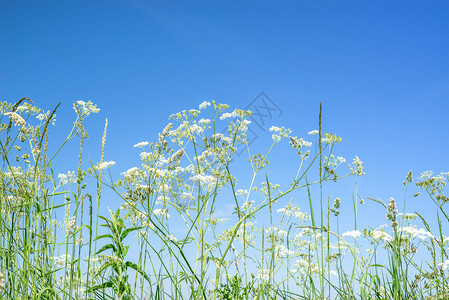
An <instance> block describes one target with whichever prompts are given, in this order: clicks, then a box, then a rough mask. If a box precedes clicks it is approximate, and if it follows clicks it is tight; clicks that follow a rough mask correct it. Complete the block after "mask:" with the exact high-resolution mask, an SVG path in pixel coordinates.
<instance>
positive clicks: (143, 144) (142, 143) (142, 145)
mask: <svg viewBox="0 0 449 300" xmlns="http://www.w3.org/2000/svg"><path fill="white" fill-rule="evenodd" d="M146 145H148V142H140V143H137V144H135V145H134V148H143V147H144V146H146Z"/></svg>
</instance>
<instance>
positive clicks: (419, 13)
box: [0, 0, 449, 225]
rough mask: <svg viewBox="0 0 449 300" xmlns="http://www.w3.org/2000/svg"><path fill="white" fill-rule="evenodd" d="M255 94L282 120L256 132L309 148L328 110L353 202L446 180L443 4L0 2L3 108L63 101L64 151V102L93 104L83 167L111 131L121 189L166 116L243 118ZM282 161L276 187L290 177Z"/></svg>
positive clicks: (422, 203) (109, 154)
mask: <svg viewBox="0 0 449 300" xmlns="http://www.w3.org/2000/svg"><path fill="white" fill-rule="evenodd" d="M261 91H264V92H265V93H266V94H267V95H268V96H269V97H270V98H271V99H272V100H273V102H274V103H276V105H277V106H278V107H279V108H280V109H281V110H282V115H281V116H273V118H272V119H270V120H269V122H267V124H266V127H264V128H263V129H265V130H266V129H267V128H268V127H269V126H271V125H285V126H286V127H289V128H291V129H292V130H293V131H294V133H295V134H296V135H298V136H303V137H304V138H306V139H309V140H310V138H309V137H308V136H307V135H306V133H307V132H308V131H309V130H312V129H316V128H317V125H318V124H317V119H318V111H319V103H320V102H322V103H323V124H324V125H323V126H324V129H325V130H326V131H332V132H335V133H336V134H338V135H340V136H342V137H343V143H342V144H341V145H339V146H338V147H337V148H336V154H339V155H342V156H345V157H346V158H347V160H348V161H349V160H351V159H352V157H354V156H355V155H358V156H359V157H360V159H361V160H362V161H364V163H365V170H366V172H367V175H366V176H365V177H363V178H361V179H360V181H359V192H360V194H361V196H362V197H367V196H371V197H380V198H381V199H383V200H384V201H388V199H389V197H391V196H393V197H395V198H397V199H402V198H401V197H402V195H403V187H402V184H401V182H402V180H403V178H404V177H405V175H406V174H407V172H408V170H410V169H413V170H414V171H415V177H416V175H418V173H420V172H422V171H425V170H428V169H431V170H434V171H435V173H439V172H441V171H449V156H448V153H449V151H448V150H449V137H448V129H449V121H448V120H449V2H448V1H271V2H268V1H183V2H180V1H141V0H130V1H4V0H2V1H1V2H0V99H1V100H2V101H4V100H8V101H10V102H14V101H17V100H19V99H20V98H22V97H28V98H30V99H32V100H33V101H34V102H35V103H36V104H37V105H39V106H41V107H44V108H45V109H51V108H53V107H54V106H55V105H56V104H57V103H58V102H59V101H61V102H62V104H61V107H60V109H59V110H58V112H57V115H58V118H57V119H58V121H57V127H56V128H55V129H54V131H53V132H54V136H56V137H60V140H62V139H63V137H62V133H63V132H67V131H68V130H69V129H70V126H71V122H72V118H73V114H72V112H71V110H72V102H73V101H75V100H85V101H86V100H92V101H93V102H94V103H96V104H97V105H98V107H100V108H101V112H100V113H99V115H98V116H93V118H91V120H90V121H89V122H88V124H87V129H88V131H89V133H90V136H91V139H90V140H89V142H88V145H87V149H91V150H88V151H87V153H89V155H90V156H91V158H92V160H98V158H99V155H100V154H99V150H98V147H99V141H100V139H101V134H102V131H103V123H104V119H105V118H106V117H107V118H108V119H109V128H108V144H107V148H106V160H115V161H116V162H117V165H116V166H114V167H113V168H114V170H115V171H114V172H116V174H117V176H118V174H119V173H120V172H122V171H125V170H127V169H128V168H129V167H132V166H134V165H136V164H137V163H138V158H139V157H138V153H139V152H138V150H136V149H133V148H132V146H133V145H134V144H135V143H137V142H140V141H142V140H150V141H152V140H155V139H156V137H157V132H159V131H160V130H161V129H162V128H163V127H164V126H165V125H166V123H167V122H168V116H169V115H170V114H172V113H175V112H177V111H179V110H182V109H188V108H197V106H198V104H199V103H201V102H202V101H211V100H213V99H215V100H217V101H218V102H223V103H227V104H230V105H231V107H233V108H234V107H240V108H244V107H246V106H247V105H249V104H250V103H251V101H252V100H253V99H254V98H255V97H256V96H257V95H258V94H259V93H260V92H261ZM256 130H258V131H257V133H258V135H260V136H261V138H260V141H262V140H263V138H262V136H264V135H265V136H267V133H266V132H264V130H262V129H260V128H259V129H257V128H256ZM55 139H57V138H55ZM55 143H56V142H55ZM259 144H262V143H258V142H256V143H255V144H254V145H255V146H256V147H257V146H258V145H259ZM70 147H71V148H70ZM77 147H78V145H77V142H73V143H71V144H69V145H68V149H73V150H74V151H76V149H77ZM283 151H284V150H279V151H275V152H274V153H273V155H274V157H277V158H274V159H273V160H274V162H276V163H277V164H278V166H279V167H278V169H276V168H274V169H273V170H274V171H273V174H280V173H279V172H281V170H282V168H286V167H289V166H290V163H289V161H287V159H286V158H285V159H284V157H288V156H286V155H285V156H284V154H283V153H284V152H283ZM73 157H76V156H73ZM60 163H61V165H60V166H61V169H62V170H64V169H67V170H73V169H75V164H71V163H70V162H68V161H66V160H62V161H60ZM62 170H61V171H62ZM276 170H277V172H278V173H276ZM292 171H294V170H293V169H292ZM273 176H276V175H273ZM343 186H345V185H343ZM347 186H348V190H347V191H346V192H347V193H348V194H346V196H344V197H343V198H345V197H346V198H345V199H347V200H350V198H348V195H349V197H350V193H351V191H353V186H354V185H353V181H351V184H348V185H347ZM334 196H336V195H334V194H332V195H331V197H334ZM343 200H344V199H343ZM412 201H415V204H416V205H417V207H420V208H422V209H427V208H428V207H429V205H427V204H428V203H429V202H427V201H429V200H428V199H426V198H425V197H422V198H419V200H411V202H412ZM348 204H349V203H348ZM114 205H115V204H113V201H112V202H111V205H110V206H114ZM299 205H300V206H305V205H301V203H299ZM369 205H370V207H373V206H375V205H374V204H369ZM349 209H350V207H349ZM411 210H412V209H411ZM349 211H350V210H349ZM365 211H366V213H367V215H366V216H367V218H368V219H369V218H370V217H372V215H371V214H370V208H369V207H366V208H365ZM432 212H434V210H432ZM432 212H429V213H432ZM383 215H384V214H383V212H382V211H379V213H378V214H377V215H376V217H381V218H382V217H383ZM383 222H385V221H384V220H383V219H382V220H378V221H376V222H375V223H377V224H379V225H380V224H382V223H383Z"/></svg>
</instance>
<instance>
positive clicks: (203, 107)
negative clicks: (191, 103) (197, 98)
mask: <svg viewBox="0 0 449 300" xmlns="http://www.w3.org/2000/svg"><path fill="white" fill-rule="evenodd" d="M208 106H210V103H209V102H207V101H204V102H203V103H201V104H200V106H199V108H200V109H206V108H207V107H208Z"/></svg>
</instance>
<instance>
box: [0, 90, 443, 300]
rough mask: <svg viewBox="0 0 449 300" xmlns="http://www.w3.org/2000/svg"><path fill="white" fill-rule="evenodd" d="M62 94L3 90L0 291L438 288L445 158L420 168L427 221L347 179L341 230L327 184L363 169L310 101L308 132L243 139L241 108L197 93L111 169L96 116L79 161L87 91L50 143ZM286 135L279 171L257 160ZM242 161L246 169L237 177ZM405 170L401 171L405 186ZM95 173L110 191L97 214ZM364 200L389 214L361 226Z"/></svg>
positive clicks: (123, 293) (411, 294) (163, 293)
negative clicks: (121, 165)
mask: <svg viewBox="0 0 449 300" xmlns="http://www.w3.org/2000/svg"><path fill="white" fill-rule="evenodd" d="M58 106H59V105H58ZM58 106H56V107H55V108H54V109H53V110H51V111H44V110H42V109H40V108H38V107H36V106H34V105H33V104H32V101H31V100H29V99H26V98H23V99H21V100H20V101H18V102H17V103H14V104H13V103H8V102H3V103H1V106H0V113H1V114H0V147H1V148H0V151H1V155H2V166H1V172H0V197H1V198H0V214H1V215H0V298H1V299H22V298H27V297H28V298H30V299H324V298H326V299H447V297H449V283H448V280H449V278H448V276H449V275H448V270H447V267H448V266H449V257H448V251H449V246H448V245H449V237H448V236H446V235H444V234H443V233H444V232H447V226H448V222H449V217H448V215H447V213H446V211H445V207H444V206H445V204H446V203H447V202H448V197H447V196H446V195H445V193H444V187H445V185H446V184H447V182H448V181H449V173H441V174H440V175H437V176H433V174H432V173H431V172H425V173H423V174H422V175H421V176H419V177H418V178H417V180H418V181H417V182H416V186H417V187H418V188H420V189H422V190H423V191H424V192H425V195H426V197H427V198H430V199H431V200H432V201H433V203H434V204H435V206H436V209H437V213H436V215H437V217H438V221H437V223H436V224H437V227H436V228H434V226H433V225H432V224H429V223H430V222H427V221H426V220H425V219H424V217H423V216H422V215H421V214H420V213H419V212H415V213H413V214H412V213H407V212H406V211H405V200H406V199H407V197H405V199H404V201H403V204H404V209H403V210H402V211H401V212H399V209H398V202H397V201H396V200H395V199H393V198H391V199H389V201H382V200H381V199H377V198H374V197H373V198H366V199H361V198H360V196H359V193H358V192H357V186H356V193H355V195H353V200H352V203H350V205H352V206H353V211H354V214H353V215H352V216H344V217H345V218H346V219H348V218H349V219H353V220H354V222H353V224H354V228H353V229H352V230H349V231H344V232H340V230H339V224H340V221H341V219H342V215H341V214H340V212H341V205H342V200H341V199H340V198H335V199H332V201H331V199H330V196H328V195H327V194H326V184H327V183H330V182H339V181H340V180H342V179H343V178H346V177H350V178H353V179H354V182H355V185H357V178H358V177H359V176H363V175H364V174H365V173H364V168H363V163H362V161H361V160H360V159H359V158H358V157H357V156H355V158H353V159H351V160H350V162H349V163H348V162H346V159H345V158H343V157H341V156H338V155H336V154H335V153H334V152H335V148H337V147H338V144H339V143H340V142H342V138H341V137H339V136H337V135H335V134H333V133H327V132H323V131H322V126H321V107H320V115H319V118H318V124H319V126H318V129H317V130H312V131H310V132H309V134H308V135H307V137H296V136H294V135H292V131H291V130H290V129H287V128H284V127H275V126H273V127H271V128H270V132H271V134H272V139H271V141H270V145H268V147H267V151H266V152H264V153H253V152H252V149H250V147H249V145H248V140H247V132H248V127H249V126H251V114H252V113H251V112H250V111H245V110H239V109H235V110H229V107H228V105H225V104H219V103H216V102H215V101H212V103H209V102H203V103H201V104H200V105H199V109H191V110H188V111H181V112H179V113H176V114H173V115H172V116H170V122H171V123H169V124H168V125H167V126H166V127H165V128H164V129H163V130H162V132H161V133H160V134H159V136H158V139H157V140H156V141H153V142H151V141H143V142H139V143H137V144H136V145H134V148H137V149H140V151H141V152H140V163H139V165H138V166H135V167H132V168H130V169H128V170H127V171H125V172H123V173H121V176H120V177H119V178H117V179H114V178H113V176H112V175H111V174H112V172H109V171H110V170H113V169H112V168H115V166H114V165H115V162H114V161H104V153H105V145H107V143H106V133H107V120H106V124H105V128H104V134H103V138H102V147H101V149H99V151H98V154H94V156H95V155H99V157H100V159H99V161H98V162H97V163H91V164H90V165H83V159H82V158H83V155H85V153H84V152H83V150H84V148H85V143H86V142H87V138H88V134H87V131H86V129H85V127H84V120H85V119H86V118H87V117H89V116H90V115H91V114H95V113H98V112H99V108H97V107H96V105H94V104H93V103H91V102H90V101H89V102H87V103H86V102H83V101H77V102H75V103H74V104H73V109H74V112H75V120H74V122H73V124H74V125H73V128H72V129H71V131H70V132H69V133H68V135H67V137H66V138H65V140H64V141H63V142H62V144H61V146H60V147H59V148H58V149H57V150H56V151H54V153H49V150H48V149H49V146H48V145H49V132H51V130H52V128H53V126H54V125H55V122H56V112H57V108H58ZM71 139H79V151H78V152H77V153H74V154H73V157H72V159H73V161H76V162H77V164H76V165H74V166H73V167H74V169H73V171H68V172H66V173H61V174H59V175H56V173H55V172H54V170H55V169H56V166H54V160H55V157H56V156H57V155H58V154H59V153H60V150H61V149H62V147H63V146H64V145H65V144H66V143H67V142H68V141H69V140H71ZM283 143H284V144H285V145H289V147H291V148H292V149H291V151H293V152H294V153H295V155H296V157H297V159H296V161H295V164H291V165H292V166H294V167H293V168H292V170H291V172H292V174H294V175H293V176H291V177H293V178H287V179H288V180H290V179H291V182H290V184H289V185H285V182H282V183H281V184H278V183H276V182H272V181H271V179H270V177H269V176H268V175H267V174H268V171H267V170H269V168H270V167H271V166H270V164H269V158H270V154H272V151H273V149H274V148H275V147H278V146H279V145H282V144H283ZM242 147H243V148H242ZM238 149H245V152H244V153H246V154H245V155H246V156H245V155H243V157H246V159H239V157H238V156H237V155H236V153H237V150H238ZM239 164H240V165H245V166H246V167H248V169H250V170H251V172H250V174H247V176H246V177H245V178H243V179H242V178H237V176H235V171H236V170H238V168H237V166H239ZM295 168H296V169H295ZM414 180H415V179H414V178H413V174H412V172H411V171H410V172H409V173H408V174H407V176H406V178H405V180H404V186H405V189H406V190H407V188H408V185H409V184H411V183H412V182H413V181H414ZM105 188H106V189H109V191H112V192H114V194H115V195H116V201H117V202H116V203H118V204H119V205H117V208H118V209H116V210H115V209H114V210H113V211H110V213H109V214H108V215H101V214H100V211H101V208H102V205H105V204H103V202H102V190H104V189H105ZM297 195H302V196H297ZM413 196H414V197H417V196H418V193H417V194H415V195H413ZM367 200H370V202H372V203H370V205H381V206H382V207H384V209H385V215H381V216H379V219H381V220H384V222H380V223H385V224H383V225H382V224H373V227H368V228H363V229H360V230H359V229H358V228H357V211H358V207H359V206H360V205H368V203H366V204H364V203H365V201H367ZM110 203H111V202H109V204H108V205H111V204H110ZM224 203H226V205H227V206H226V208H227V209H228V211H226V213H227V215H223V211H224V210H223V204H224ZM231 206H232V209H229V207H231ZM432 226H433V227H432ZM418 250H419V251H420V252H421V253H424V254H425V255H424V256H421V257H417V256H416V254H417V252H418ZM423 257H424V258H425V260H424V261H423V260H422V258H423Z"/></svg>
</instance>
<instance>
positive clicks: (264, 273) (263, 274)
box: [257, 269, 273, 281]
mask: <svg viewBox="0 0 449 300" xmlns="http://www.w3.org/2000/svg"><path fill="white" fill-rule="evenodd" d="M272 273H273V272H272V271H271V270H270V269H260V270H259V273H258V274H257V279H259V280H262V281H268V280H270V278H271V277H272Z"/></svg>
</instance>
